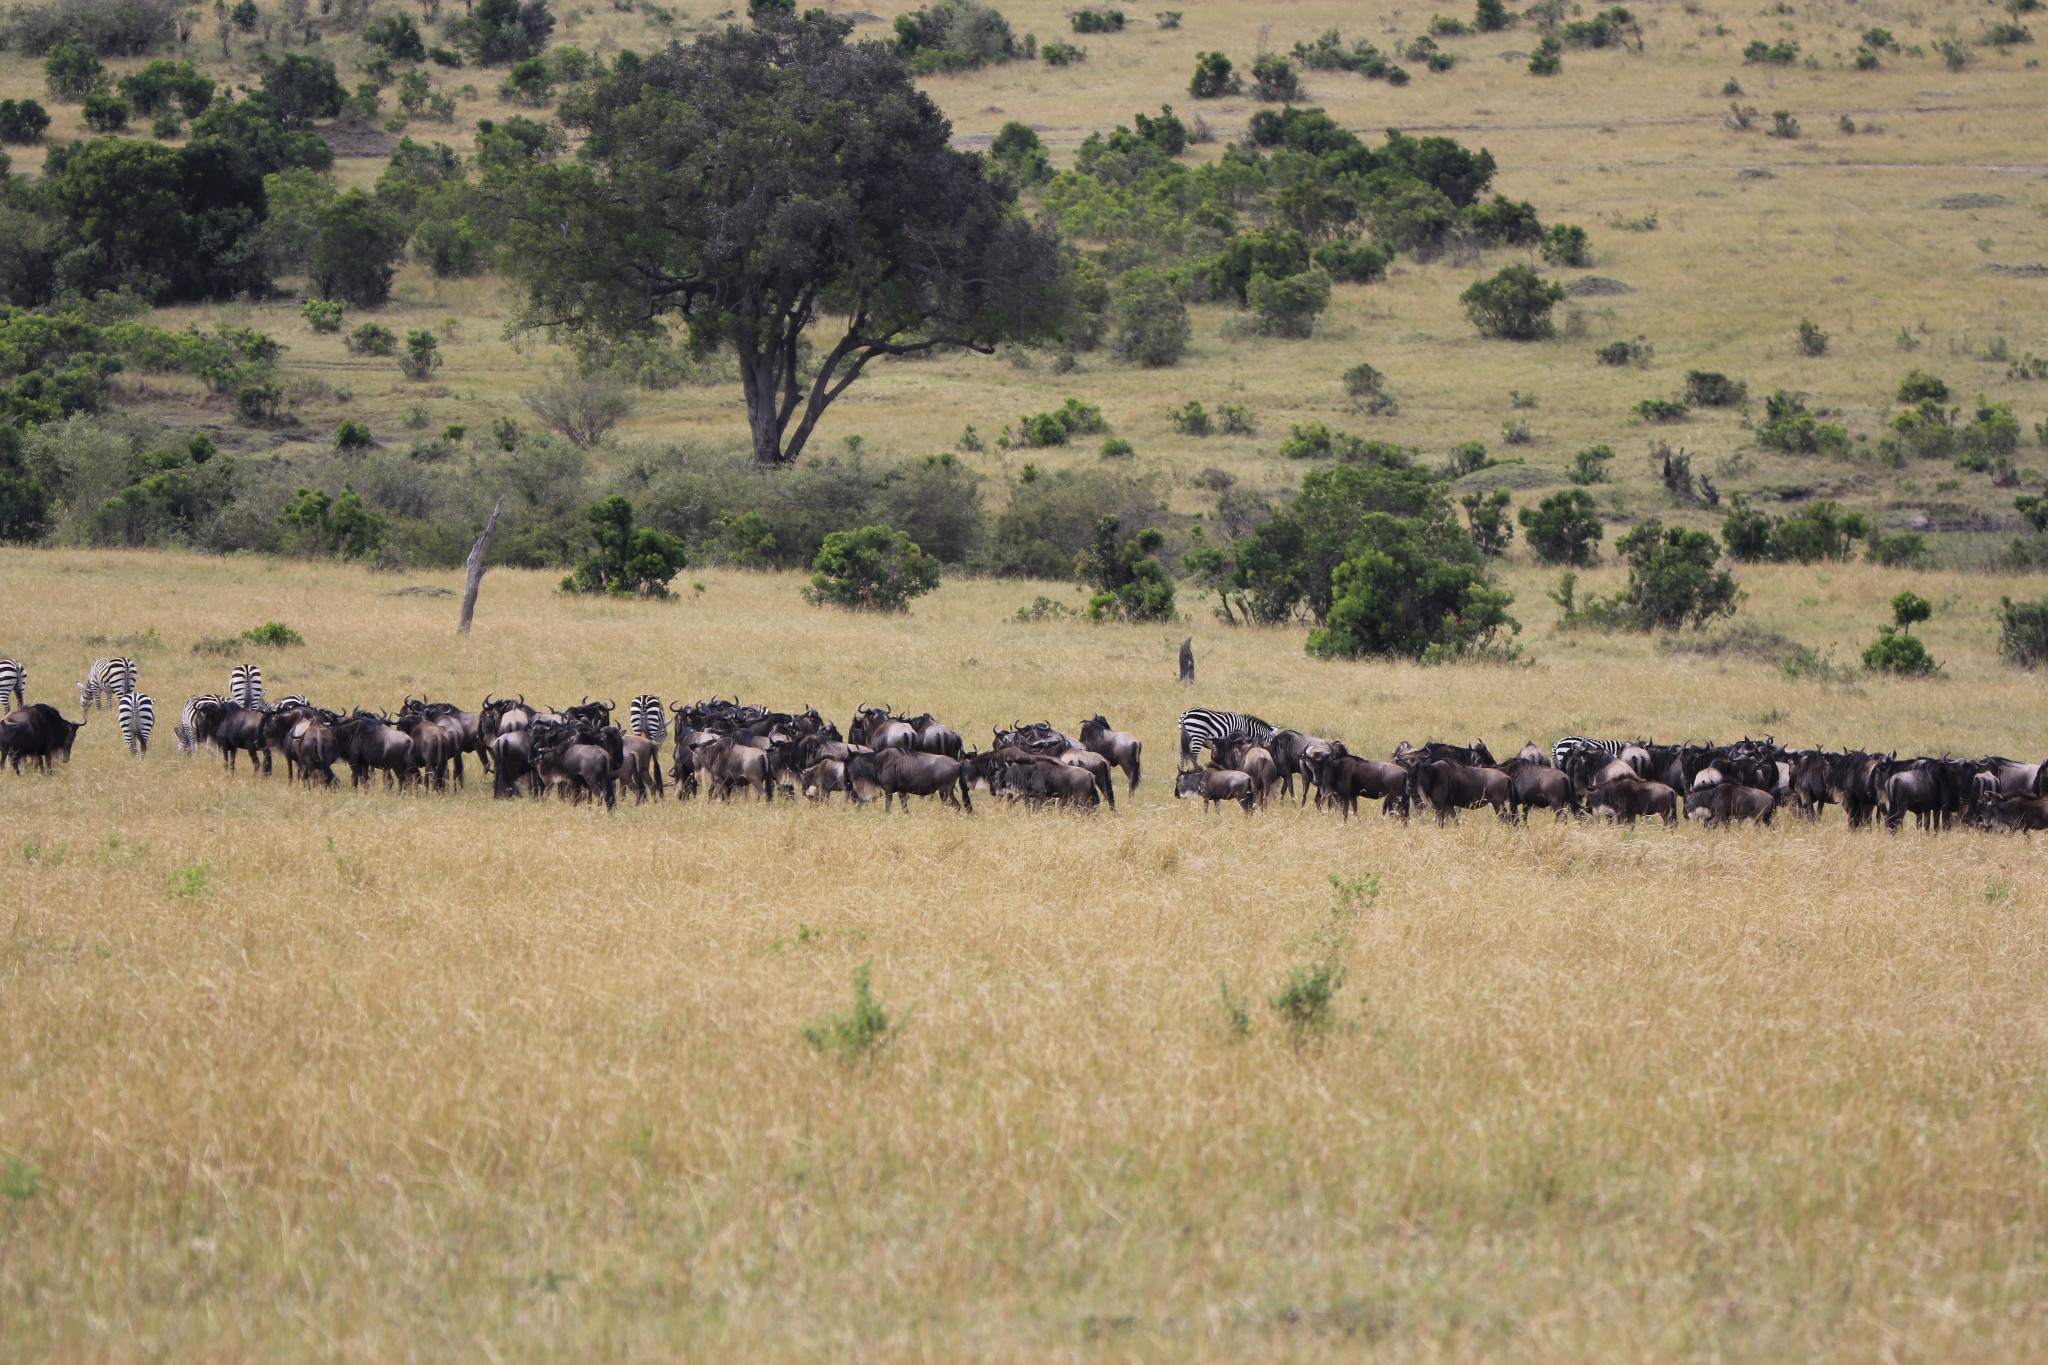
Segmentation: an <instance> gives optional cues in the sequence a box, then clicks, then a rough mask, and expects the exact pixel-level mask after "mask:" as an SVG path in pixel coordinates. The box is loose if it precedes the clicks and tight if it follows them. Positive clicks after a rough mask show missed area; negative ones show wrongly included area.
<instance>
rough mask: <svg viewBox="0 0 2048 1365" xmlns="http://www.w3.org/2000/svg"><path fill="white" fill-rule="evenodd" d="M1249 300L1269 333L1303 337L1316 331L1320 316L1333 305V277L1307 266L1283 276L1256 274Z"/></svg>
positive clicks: (1260, 324) (1262, 329) (1262, 328)
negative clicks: (1331, 290) (1295, 273)
mask: <svg viewBox="0 0 2048 1365" xmlns="http://www.w3.org/2000/svg"><path fill="white" fill-rule="evenodd" d="M1245 301H1246V302H1247V303H1248V304H1249V305H1250V306H1251V310H1252V313H1253V315H1254V316H1255V317H1256V318H1257V327H1258V330H1259V331H1260V332H1263V333H1264V334H1266V335H1267V336H1279V337H1293V338H1303V337H1308V336H1312V335H1313V334H1314V333H1315V327H1316V319H1317V318H1318V317H1319V316H1321V314H1322V312H1323V310H1324V309H1326V308H1328V307H1329V306H1330V277H1329V276H1328V275H1326V274H1324V273H1323V272H1322V271H1321V270H1306V271H1303V272H1302V273H1301V274H1299V275H1288V276H1285V277H1282V278H1279V279H1275V278H1273V277H1272V276H1269V275H1266V274H1263V273H1259V274H1254V275H1253V276H1252V278H1251V283H1250V284H1249V285H1248V286H1247V287H1246V290H1245Z"/></svg>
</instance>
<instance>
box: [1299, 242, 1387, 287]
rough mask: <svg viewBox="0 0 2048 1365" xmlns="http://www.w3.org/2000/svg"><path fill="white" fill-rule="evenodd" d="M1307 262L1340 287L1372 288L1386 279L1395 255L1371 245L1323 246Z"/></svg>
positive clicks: (1326, 243)
mask: <svg viewBox="0 0 2048 1365" xmlns="http://www.w3.org/2000/svg"><path fill="white" fill-rule="evenodd" d="M1309 259H1310V260H1312V261H1314V262H1315V264H1316V266H1317V268H1319V269H1321V270H1322V271H1323V272H1324V273H1325V274H1327V275H1329V277H1330V278H1331V279H1333V280H1335V281H1337V282H1338V283H1340V284H1371V283H1372V282H1373V281H1375V280H1380V279H1384V278H1386V274H1387V266H1388V265H1389V264H1390V263H1391V262H1392V261H1393V259H1394V253H1393V252H1391V251H1389V250H1387V249H1386V248H1385V247H1381V246H1375V245H1374V244H1373V243H1371V242H1325V243H1324V244H1323V245H1321V246H1319V247H1317V248H1316V249H1315V251H1314V252H1313V253H1311V255H1310V257H1309Z"/></svg>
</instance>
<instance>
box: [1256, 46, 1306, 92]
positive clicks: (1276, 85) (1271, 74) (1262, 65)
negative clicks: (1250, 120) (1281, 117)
mask: <svg viewBox="0 0 2048 1365" xmlns="http://www.w3.org/2000/svg"><path fill="white" fill-rule="evenodd" d="M1252 98H1254V99H1260V100H1265V101H1267V102H1268V103H1271V104H1279V103H1283V102H1289V101H1293V100H1298V99H1300V98H1301V75H1300V73H1299V72H1297V71H1296V70H1295V69H1294V63H1293V62H1290V61H1288V60H1287V59H1286V58H1285V57H1282V56H1280V55H1278V54H1277V53H1271V52H1269V53H1267V54H1266V55H1264V56H1262V57H1260V58H1259V59H1258V60H1257V61H1256V62H1253V63H1252Z"/></svg>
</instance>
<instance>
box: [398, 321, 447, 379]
mask: <svg viewBox="0 0 2048 1365" xmlns="http://www.w3.org/2000/svg"><path fill="white" fill-rule="evenodd" d="M398 368H399V370H400V371H401V372H402V373H403V374H404V375H405V377H406V378H407V379H413V380H420V379H426V378H428V377H430V376H431V375H432V374H433V373H434V371H436V370H438V369H440V368H441V342H440V339H439V338H438V337H436V336H435V335H434V334H433V333H432V332H429V331H425V330H415V331H411V332H407V333H406V334H405V354H404V355H402V356H400V357H399V358H398Z"/></svg>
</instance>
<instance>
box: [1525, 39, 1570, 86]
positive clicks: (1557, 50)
mask: <svg viewBox="0 0 2048 1365" xmlns="http://www.w3.org/2000/svg"><path fill="white" fill-rule="evenodd" d="M1562 70H1564V44H1562V43H1560V42H1559V41H1558V40H1557V39H1556V38H1554V37H1551V36H1548V35H1546V36H1545V37H1544V39H1543V41H1541V42H1539V43H1538V44H1536V50H1535V51H1534V52H1532V53H1530V54H1529V74H1530V75H1532V76H1555V75H1556V74H1557V73H1558V72H1560V71H1562Z"/></svg>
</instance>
